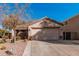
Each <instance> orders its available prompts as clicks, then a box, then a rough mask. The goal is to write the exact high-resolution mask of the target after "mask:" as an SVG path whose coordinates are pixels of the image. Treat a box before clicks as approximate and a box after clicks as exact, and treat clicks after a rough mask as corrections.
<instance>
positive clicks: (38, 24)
mask: <svg viewBox="0 0 79 59" xmlns="http://www.w3.org/2000/svg"><path fill="white" fill-rule="evenodd" d="M61 26H62V24H61V23H59V22H57V21H55V20H53V19H50V18H48V17H44V18H42V19H41V20H38V21H32V22H29V23H27V24H23V25H19V26H17V27H16V30H15V31H16V36H17V34H18V33H20V32H22V33H21V35H23V36H22V37H23V38H29V39H34V40H52V39H53V40H58V38H59V28H60V27H61Z"/></svg>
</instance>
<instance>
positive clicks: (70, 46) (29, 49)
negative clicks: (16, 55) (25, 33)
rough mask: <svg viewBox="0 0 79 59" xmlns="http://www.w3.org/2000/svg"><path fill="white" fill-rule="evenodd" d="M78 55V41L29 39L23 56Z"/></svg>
mask: <svg viewBox="0 0 79 59" xmlns="http://www.w3.org/2000/svg"><path fill="white" fill-rule="evenodd" d="M27 55H29V56H76V55H78V56H79V41H58V42H57V41H34V40H33V41H29V42H28V44H27V46H26V49H25V50H24V53H23V56H27Z"/></svg>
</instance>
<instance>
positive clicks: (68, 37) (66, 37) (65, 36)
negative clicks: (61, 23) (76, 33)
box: [63, 32, 71, 40]
mask: <svg viewBox="0 0 79 59" xmlns="http://www.w3.org/2000/svg"><path fill="white" fill-rule="evenodd" d="M63 40H71V32H63Z"/></svg>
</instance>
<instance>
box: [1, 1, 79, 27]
mask: <svg viewBox="0 0 79 59" xmlns="http://www.w3.org/2000/svg"><path fill="white" fill-rule="evenodd" d="M16 6H17V4H0V15H1V14H3V13H6V15H9V14H16V13H19V14H20V17H21V18H22V19H24V20H27V18H28V20H30V19H31V20H38V19H41V18H43V17H45V16H47V17H49V18H51V19H54V20H56V21H58V22H63V21H65V20H67V19H69V18H71V17H73V16H75V15H77V14H79V4H78V3H29V4H23V3H21V4H18V6H17V7H16ZM23 8H25V9H24V10H23ZM20 11H21V12H20ZM1 19H3V18H2V17H1V16H0V20H1ZM0 27H1V26H0Z"/></svg>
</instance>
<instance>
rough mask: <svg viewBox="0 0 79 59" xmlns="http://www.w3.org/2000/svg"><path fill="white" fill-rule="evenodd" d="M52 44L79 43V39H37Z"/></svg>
mask: <svg viewBox="0 0 79 59" xmlns="http://www.w3.org/2000/svg"><path fill="white" fill-rule="evenodd" d="M37 41H43V42H48V43H52V44H64V45H79V40H37Z"/></svg>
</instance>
